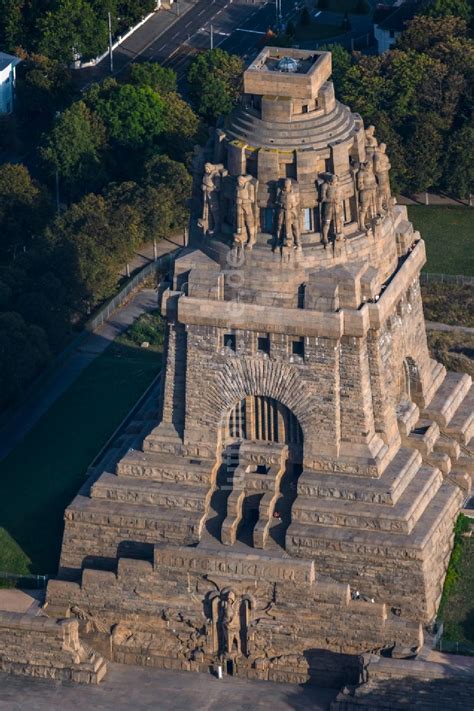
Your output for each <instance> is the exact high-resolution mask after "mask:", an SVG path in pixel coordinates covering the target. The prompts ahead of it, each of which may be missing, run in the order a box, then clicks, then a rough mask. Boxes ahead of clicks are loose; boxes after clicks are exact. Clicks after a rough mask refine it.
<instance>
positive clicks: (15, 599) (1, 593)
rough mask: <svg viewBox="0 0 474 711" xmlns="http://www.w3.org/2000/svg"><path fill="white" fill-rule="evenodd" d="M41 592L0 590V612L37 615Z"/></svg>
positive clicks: (40, 602)
mask: <svg viewBox="0 0 474 711" xmlns="http://www.w3.org/2000/svg"><path fill="white" fill-rule="evenodd" d="M43 597H44V595H43V591H42V590H28V591H26V590H18V589H17V588H7V589H2V590H0V610H1V611H2V612H27V613H28V614H31V615H36V614H38V612H39V610H40V605H41V604H42V603H43V602H44V600H43ZM0 698H1V695H0Z"/></svg>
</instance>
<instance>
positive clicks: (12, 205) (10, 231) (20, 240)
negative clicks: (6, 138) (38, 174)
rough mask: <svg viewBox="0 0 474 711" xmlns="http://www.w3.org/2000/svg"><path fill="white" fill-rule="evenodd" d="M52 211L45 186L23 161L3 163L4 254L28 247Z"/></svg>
mask: <svg viewBox="0 0 474 711" xmlns="http://www.w3.org/2000/svg"><path fill="white" fill-rule="evenodd" d="M48 215H49V205H48V201H47V197H46V193H45V191H44V189H42V188H41V187H40V186H39V185H38V184H37V183H36V182H35V181H33V180H32V179H31V176H30V174H29V172H28V169H27V168H26V167H25V166H24V165H21V164H17V165H13V164H11V163H5V164H3V165H2V166H0V258H2V259H3V260H6V259H7V257H8V258H11V257H12V256H15V255H16V253H18V251H19V250H21V249H23V248H24V247H26V245H27V244H28V243H29V242H30V240H31V239H32V237H34V236H35V234H36V233H37V232H39V231H40V229H41V228H42V227H43V225H44V223H45V221H46V219H47V217H48Z"/></svg>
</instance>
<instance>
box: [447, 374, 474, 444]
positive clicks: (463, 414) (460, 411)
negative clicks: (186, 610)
mask: <svg viewBox="0 0 474 711" xmlns="http://www.w3.org/2000/svg"><path fill="white" fill-rule="evenodd" d="M445 432H446V433H447V434H449V435H451V436H452V437H454V438H455V439H456V440H458V441H459V442H461V444H467V443H468V442H469V440H470V439H471V438H472V437H473V436H474V385H471V388H470V390H469V392H468V393H467V394H466V396H465V397H464V399H463V400H462V401H461V403H460V404H459V406H458V408H457V410H456V411H455V412H454V414H453V416H452V417H451V419H450V420H449V422H448V424H447V425H446V427H445Z"/></svg>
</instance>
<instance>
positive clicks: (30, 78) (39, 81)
mask: <svg viewBox="0 0 474 711" xmlns="http://www.w3.org/2000/svg"><path fill="white" fill-rule="evenodd" d="M16 93H17V112H18V113H19V115H20V117H21V118H22V119H23V120H24V122H25V123H28V130H29V132H30V133H31V132H41V131H44V130H45V129H46V128H47V127H48V126H49V123H50V122H51V120H52V118H53V116H54V114H55V112H56V111H61V110H62V109H63V107H65V106H67V105H68V104H69V103H70V100H71V98H72V95H73V85H72V78H71V72H70V70H69V69H68V68H66V67H64V66H63V65H62V64H61V63H60V62H57V61H55V60H51V59H48V58H47V57H44V56H43V55H39V54H31V55H23V61H22V63H21V64H20V65H19V66H18V81H17V88H16Z"/></svg>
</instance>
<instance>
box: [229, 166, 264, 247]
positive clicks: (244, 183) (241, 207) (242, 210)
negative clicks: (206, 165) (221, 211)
mask: <svg viewBox="0 0 474 711" xmlns="http://www.w3.org/2000/svg"><path fill="white" fill-rule="evenodd" d="M257 189H258V183H257V181H256V180H255V178H252V176H251V175H239V176H238V177H237V185H236V194H235V213H236V215H235V227H236V231H235V235H234V244H235V245H236V246H245V247H248V248H252V247H253V245H254V244H255V242H256V239H257V220H258V217H257V214H256V212H257Z"/></svg>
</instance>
